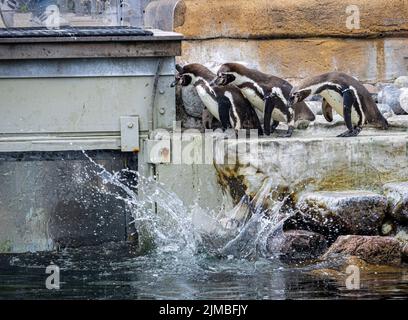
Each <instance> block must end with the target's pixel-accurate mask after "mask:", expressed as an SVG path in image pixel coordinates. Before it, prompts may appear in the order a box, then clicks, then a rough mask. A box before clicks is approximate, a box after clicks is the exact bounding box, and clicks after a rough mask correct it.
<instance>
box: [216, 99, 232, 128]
mask: <svg viewBox="0 0 408 320" xmlns="http://www.w3.org/2000/svg"><path fill="white" fill-rule="evenodd" d="M217 100H218V101H217V102H218V114H219V115H220V122H221V125H222V127H223V128H224V129H228V128H231V122H230V116H229V115H230V109H231V108H232V106H231V101H230V100H229V99H228V98H227V97H225V96H222V97H219V98H218V99H217Z"/></svg>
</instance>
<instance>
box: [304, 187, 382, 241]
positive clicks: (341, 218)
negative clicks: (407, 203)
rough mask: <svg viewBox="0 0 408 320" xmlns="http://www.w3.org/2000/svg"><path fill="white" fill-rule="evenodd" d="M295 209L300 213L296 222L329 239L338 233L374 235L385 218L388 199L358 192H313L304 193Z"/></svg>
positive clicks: (365, 192) (374, 194) (366, 192)
mask: <svg viewBox="0 0 408 320" xmlns="http://www.w3.org/2000/svg"><path fill="white" fill-rule="evenodd" d="M297 208H298V209H299V210H300V212H301V214H300V216H298V219H299V218H300V219H301V220H300V222H301V223H303V224H304V225H306V226H308V228H309V229H310V230H312V231H317V232H319V231H320V232H323V234H329V235H331V236H332V237H333V236H334V237H335V236H337V235H341V234H360V235H377V234H378V233H379V230H380V228H381V225H382V222H383V220H384V217H385V213H386V208H387V199H386V198H385V197H384V196H382V195H379V194H376V193H372V192H368V191H358V190H356V191H338V192H313V193H306V194H303V195H302V196H301V197H300V199H299V201H298V203H297ZM298 221H299V220H298Z"/></svg>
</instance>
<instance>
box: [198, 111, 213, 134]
mask: <svg viewBox="0 0 408 320" xmlns="http://www.w3.org/2000/svg"><path fill="white" fill-rule="evenodd" d="M213 118H214V116H213V115H212V114H211V112H210V111H208V109H207V108H204V109H203V113H202V114H201V122H202V123H203V127H204V129H211V127H212V121H213Z"/></svg>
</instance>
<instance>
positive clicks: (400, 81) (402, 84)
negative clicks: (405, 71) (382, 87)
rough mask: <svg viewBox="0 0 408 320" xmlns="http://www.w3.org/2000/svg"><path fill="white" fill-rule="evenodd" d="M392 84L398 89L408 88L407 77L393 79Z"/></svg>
mask: <svg viewBox="0 0 408 320" xmlns="http://www.w3.org/2000/svg"><path fill="white" fill-rule="evenodd" d="M394 84H395V85H396V86H397V87H399V88H407V87H408V76H400V77H398V78H397V79H395V81H394Z"/></svg>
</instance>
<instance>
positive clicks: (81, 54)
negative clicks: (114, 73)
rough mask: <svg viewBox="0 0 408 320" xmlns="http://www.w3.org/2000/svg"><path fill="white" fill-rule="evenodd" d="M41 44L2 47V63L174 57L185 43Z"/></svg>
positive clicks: (0, 55) (3, 45) (15, 43)
mask: <svg viewBox="0 0 408 320" xmlns="http://www.w3.org/2000/svg"><path fill="white" fill-rule="evenodd" d="M61 43H62V42H55V43H54V42H52V43H46V42H38V43H17V42H12V43H0V60H13V59H18V60H20V59H63V58H65V59H68V58H69V59H74V58H110V57H118V58H119V57H174V56H179V55H181V41H180V40H177V41H173V40H168V41H165V40H163V41H162V40H160V41H150V42H149V41H145V42H138V41H134V42H119V41H118V42H90V43H83V42H65V43H63V44H64V45H61Z"/></svg>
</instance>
